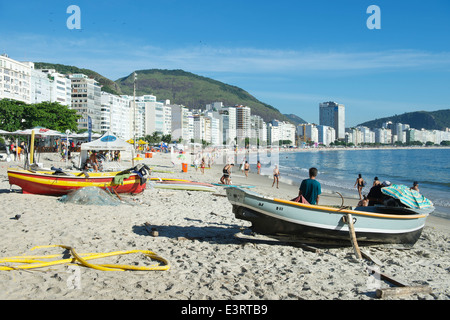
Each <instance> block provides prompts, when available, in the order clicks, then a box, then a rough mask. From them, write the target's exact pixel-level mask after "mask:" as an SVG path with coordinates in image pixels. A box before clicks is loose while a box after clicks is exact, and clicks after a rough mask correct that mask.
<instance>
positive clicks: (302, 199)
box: [291, 196, 310, 204]
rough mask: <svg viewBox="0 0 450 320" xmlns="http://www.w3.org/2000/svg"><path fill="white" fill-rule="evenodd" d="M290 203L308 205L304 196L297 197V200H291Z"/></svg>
mask: <svg viewBox="0 0 450 320" xmlns="http://www.w3.org/2000/svg"><path fill="white" fill-rule="evenodd" d="M291 201H293V202H299V203H304V204H310V203H309V202H308V200H306V199H305V197H304V196H298V197H297V198H294V199H292V200H291Z"/></svg>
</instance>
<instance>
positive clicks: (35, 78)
mask: <svg viewBox="0 0 450 320" xmlns="http://www.w3.org/2000/svg"><path fill="white" fill-rule="evenodd" d="M24 64H26V65H28V67H29V68H30V103H41V102H44V101H50V100H51V97H50V87H51V86H52V83H53V81H51V80H50V78H49V77H48V76H47V74H45V73H43V72H41V71H39V70H36V69H34V63H33V62H24Z"/></svg>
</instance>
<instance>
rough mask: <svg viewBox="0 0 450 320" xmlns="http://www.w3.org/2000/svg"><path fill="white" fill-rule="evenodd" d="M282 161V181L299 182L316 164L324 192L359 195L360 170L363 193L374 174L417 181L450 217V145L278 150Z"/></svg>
mask: <svg viewBox="0 0 450 320" xmlns="http://www.w3.org/2000/svg"><path fill="white" fill-rule="evenodd" d="M279 163H280V165H279V166H280V172H281V178H282V179H281V180H282V181H285V182H289V183H292V184H299V183H300V182H301V180H303V179H305V178H307V177H308V169H309V168H310V167H316V168H317V169H318V170H319V175H318V177H317V179H318V180H319V182H320V183H321V185H322V190H323V191H324V192H333V191H337V192H340V193H341V194H343V195H344V196H347V197H355V198H359V196H358V192H357V190H356V188H355V187H354V184H355V181H356V178H357V177H358V174H359V173H360V174H361V175H362V177H363V179H364V180H365V181H366V182H367V185H366V187H364V189H363V192H362V193H363V194H367V193H368V192H369V190H370V187H371V186H372V183H373V179H374V177H378V178H379V180H381V181H383V180H389V181H390V182H391V183H395V184H404V185H406V186H412V184H413V182H414V181H418V182H419V189H420V192H421V193H422V194H423V195H424V196H425V197H427V198H428V199H430V200H431V201H432V202H433V203H434V205H435V207H436V210H435V211H434V213H433V215H436V216H440V217H444V218H447V219H450V149H439V148H437V149H432V148H430V149H428V148H423V149H403V148H399V149H384V150H361V149H356V150H328V151H307V152H285V153H280V154H279ZM252 167H255V165H252ZM272 168H273V166H271V167H270V168H269V167H265V168H263V174H272ZM252 170H253V169H252ZM253 172H255V171H253Z"/></svg>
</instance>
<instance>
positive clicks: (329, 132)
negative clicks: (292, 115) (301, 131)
mask: <svg viewBox="0 0 450 320" xmlns="http://www.w3.org/2000/svg"><path fill="white" fill-rule="evenodd" d="M316 127H317V133H318V141H317V142H319V143H321V144H323V145H325V146H328V145H330V143H331V142H334V141H335V140H336V130H334V128H332V127H329V126H322V125H318V126H316Z"/></svg>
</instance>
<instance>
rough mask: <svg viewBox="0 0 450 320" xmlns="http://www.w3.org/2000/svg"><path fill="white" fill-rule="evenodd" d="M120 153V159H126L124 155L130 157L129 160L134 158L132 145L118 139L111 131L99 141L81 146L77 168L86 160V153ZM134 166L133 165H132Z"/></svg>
mask: <svg viewBox="0 0 450 320" xmlns="http://www.w3.org/2000/svg"><path fill="white" fill-rule="evenodd" d="M107 150H114V151H121V156H122V159H124V158H125V159H126V158H128V157H126V154H127V153H128V154H130V155H131V157H130V158H131V159H133V158H134V148H133V145H132V144H129V143H128V142H126V141H125V140H122V139H120V138H118V137H117V136H116V135H115V134H114V133H112V132H111V131H107V132H105V133H104V134H103V135H102V136H101V137H100V138H99V139H97V140H94V141H91V142H86V143H82V144H81V148H80V162H79V167H80V168H81V166H82V164H84V163H85V162H86V160H87V159H88V151H107ZM133 166H134V163H133Z"/></svg>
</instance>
